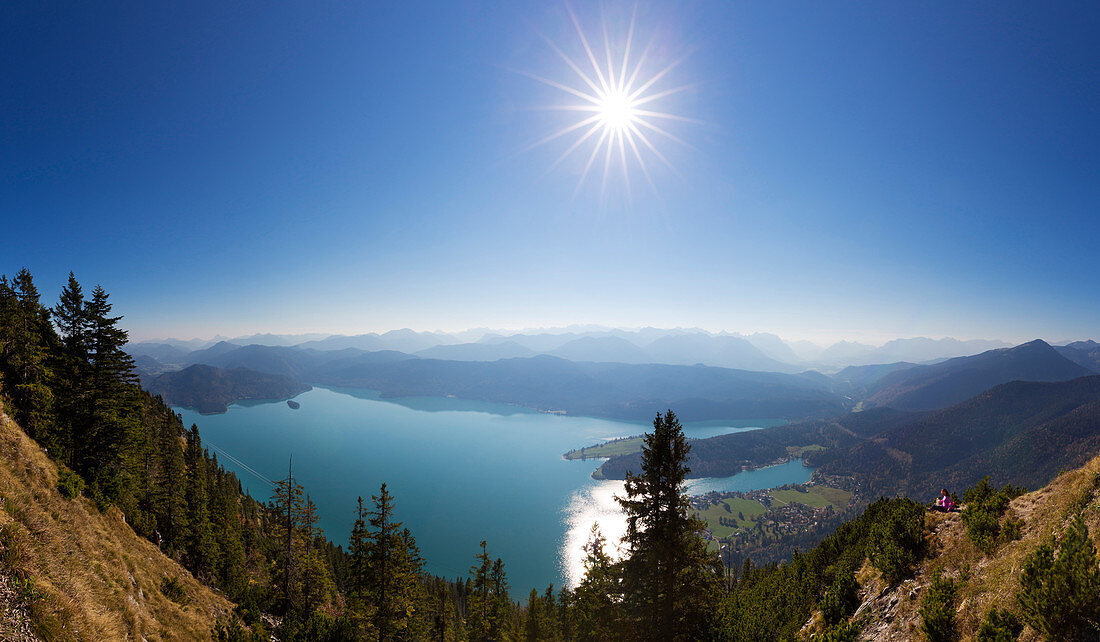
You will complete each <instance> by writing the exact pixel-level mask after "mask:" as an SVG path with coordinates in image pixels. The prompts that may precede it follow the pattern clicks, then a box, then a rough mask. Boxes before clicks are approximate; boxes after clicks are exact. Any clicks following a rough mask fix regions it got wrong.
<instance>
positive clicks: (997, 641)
mask: <svg viewBox="0 0 1100 642" xmlns="http://www.w3.org/2000/svg"><path fill="white" fill-rule="evenodd" d="M1023 629H1024V627H1023V625H1022V624H1020V621H1019V620H1017V619H1016V616H1015V615H1013V614H1012V613H1011V612H1010V611H1007V610H999V609H997V608H991V609H989V613H987V614H986V616H985V621H984V622H982V625H981V626H980V627H979V628H978V634H977V635H976V636H974V640H975V642H1016V638H1018V637H1020V632H1021V631H1023Z"/></svg>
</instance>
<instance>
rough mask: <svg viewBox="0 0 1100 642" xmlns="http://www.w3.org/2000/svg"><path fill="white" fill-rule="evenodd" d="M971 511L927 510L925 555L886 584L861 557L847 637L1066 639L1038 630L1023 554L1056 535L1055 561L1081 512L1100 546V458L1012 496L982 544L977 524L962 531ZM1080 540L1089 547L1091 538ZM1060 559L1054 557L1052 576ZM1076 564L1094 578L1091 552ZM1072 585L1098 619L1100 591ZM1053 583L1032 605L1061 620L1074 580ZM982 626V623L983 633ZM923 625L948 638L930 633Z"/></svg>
mask: <svg viewBox="0 0 1100 642" xmlns="http://www.w3.org/2000/svg"><path fill="white" fill-rule="evenodd" d="M967 517H969V516H968V515H967V514H966V513H951V514H946V515H945V514H942V513H928V514H927V515H926V519H925V525H924V550H923V555H922V556H921V558H920V559H919V560H918V561H917V563H916V564H914V566H913V567H912V569H911V571H910V572H909V573H907V574H906V575H905V576H904V577H903V578H902V579H900V580H897V581H894V582H888V581H887V580H885V579H884V578H883V575H882V573H881V572H879V571H878V570H877V569H875V568H874V567H873V566H872V565H871V564H869V563H865V564H864V565H863V567H862V568H861V569H860V570H859V572H858V573H857V574H856V576H855V578H856V581H857V584H858V593H857V595H858V604H859V605H858V606H857V607H856V608H855V610H854V614H853V615H852V616H851V617H850V618H848V621H849V622H851V623H852V624H854V625H855V626H854V628H855V629H857V630H858V635H857V636H855V637H851V638H845V639H859V640H876V641H880V640H881V641H885V640H909V639H914V640H922V639H953V638H952V634H954V635H957V636H958V637H957V638H954V639H961V640H1002V639H1014V638H1012V637H988V636H989V635H991V634H992V633H993V632H994V631H995V630H998V629H999V630H1000V631H1001V632H1002V634H1003V633H1007V632H1008V631H1012V630H1013V629H1015V631H1014V632H1015V633H1016V634H1017V635H1018V636H1019V637H1018V638H1016V639H1019V640H1045V639H1072V637H1073V634H1072V633H1071V632H1069V630H1068V629H1062V630H1061V631H1059V632H1055V633H1051V632H1049V631H1048V632H1045V633H1044V632H1040V631H1037V630H1036V629H1034V628H1032V626H1029V625H1028V621H1029V618H1028V617H1027V616H1026V608H1025V607H1024V606H1023V605H1022V602H1021V600H1020V599H1019V596H1020V594H1021V591H1022V589H1023V586H1024V583H1025V581H1026V580H1023V579H1022V578H1024V577H1026V576H1027V575H1028V572H1027V570H1026V569H1027V567H1028V565H1029V559H1036V558H1040V557H1041V555H1036V552H1037V551H1038V550H1039V549H1040V547H1041V546H1043V545H1044V544H1048V545H1049V544H1050V543H1052V542H1055V546H1054V547H1053V551H1054V552H1055V557H1054V559H1055V560H1057V559H1058V557H1060V556H1061V555H1062V554H1063V553H1064V551H1065V549H1067V548H1068V545H1067V544H1066V542H1067V540H1068V538H1069V537H1070V535H1069V533H1070V532H1071V531H1072V529H1073V527H1074V522H1075V520H1076V519H1077V518H1079V517H1080V518H1081V519H1082V521H1083V523H1084V525H1085V526H1086V527H1087V529H1088V532H1089V534H1090V536H1091V541H1092V543H1093V546H1094V547H1095V546H1096V545H1097V544H1100V457H1097V458H1095V459H1092V460H1091V461H1089V462H1087V463H1086V464H1085V465H1084V466H1083V467H1081V468H1079V469H1076V470H1073V471H1070V472H1066V473H1063V474H1061V475H1059V476H1058V477H1057V478H1056V479H1054V480H1053V481H1052V482H1051V483H1050V484H1048V485H1047V486H1045V487H1043V488H1041V489H1039V490H1037V491H1035V492H1030V493H1026V494H1023V495H1021V496H1019V497H1016V498H1015V499H1012V500H1011V501H1010V502H1008V504H1007V509H1006V510H1005V512H1004V514H1003V515H1002V516H1001V517H1000V518H999V519H998V520H997V522H996V526H992V523H990V525H989V528H991V529H993V530H991V531H990V532H991V533H993V532H996V534H995V535H993V536H992V537H991V538H990V539H987V540H985V541H982V540H981V539H979V540H978V541H979V542H982V546H981V547H980V546H979V544H978V543H976V542H975V538H974V537H972V535H974V534H975V533H976V532H977V531H980V530H981V529H980V528H976V527H974V526H973V525H971V526H970V528H969V529H968V524H967V521H970V522H971V524H974V523H976V520H974V519H970V520H968V519H967ZM1014 525H1015V526H1014ZM1016 526H1018V527H1019V532H1018V537H1017V533H1016V532H1015V528H1016ZM1084 548H1085V549H1087V548H1088V544H1087V542H1086V543H1085V545H1084ZM983 549H984V550H983ZM1093 555H1095V552H1093ZM1079 559H1084V558H1083V557H1082V558H1079ZM1066 567H1067V565H1061V566H1060V562H1058V561H1054V563H1053V565H1052V566H1051V568H1052V569H1054V572H1052V575H1051V576H1052V577H1053V576H1054V573H1056V572H1057V571H1058V570H1061V569H1065V568H1066ZM1078 569H1079V572H1083V573H1090V574H1091V576H1092V577H1093V578H1094V579H1095V578H1098V577H1100V568H1098V566H1097V563H1096V560H1095V558H1093V561H1092V562H1091V563H1087V564H1081V565H1080V566H1078ZM1064 575H1066V576H1069V575H1070V574H1069V573H1064ZM1059 577H1060V578H1061V579H1065V578H1064V577H1062V576H1059ZM1076 579H1077V580H1080V576H1077V578H1076ZM1074 581H1075V580H1074V579H1070V580H1069V582H1067V583H1064V584H1063V586H1069V587H1072V586H1073V585H1074ZM1047 586H1048V587H1050V586H1051V584H1048V585H1047ZM1078 586H1080V587H1081V588H1083V589H1086V590H1083V591H1081V592H1082V593H1084V594H1085V599H1084V601H1082V602H1077V605H1078V606H1079V607H1080V608H1082V609H1083V610H1084V612H1086V613H1087V615H1088V617H1092V618H1095V617H1096V615H1097V613H1100V593H1095V594H1093V592H1092V591H1089V590H1087V586H1084V585H1083V584H1081V583H1080V582H1078ZM1058 590H1060V589H1054V590H1052V591H1051V592H1050V593H1049V595H1051V596H1052V598H1051V599H1050V603H1049V604H1045V603H1043V602H1041V601H1040V602H1039V603H1038V606H1039V607H1040V611H1041V612H1042V613H1043V615H1044V617H1047V618H1048V619H1049V620H1050V621H1051V622H1052V623H1053V624H1055V625H1057V623H1058V621H1059V620H1058V618H1059V617H1062V618H1063V619H1062V620H1060V621H1061V622H1063V623H1064V622H1066V621H1067V619H1066V618H1065V617H1064V616H1065V615H1066V614H1065V613H1060V612H1059V611H1061V610H1067V611H1068V609H1069V606H1067V605H1072V604H1074V602H1075V599H1074V597H1073V591H1072V588H1070V589H1066V590H1065V592H1063V593H1061V594H1059V593H1058V592H1057V591H1058ZM1090 596H1091V597H1090ZM994 608H995V609H997V610H998V611H997V613H998V615H997V616H996V617H993V618H990V617H989V612H990V609H994ZM1006 612H1007V613H1006ZM1031 619H1034V618H1031ZM1014 620H1015V623H1013V621H1014ZM821 621H822V613H821V612H820V611H818V612H817V613H815V614H814V617H813V618H811V620H810V621H809V622H808V623H807V625H806V627H805V628H804V629H803V632H802V633H803V635H804V637H809V636H810V635H811V634H812V633H814V632H816V631H820V630H821ZM1086 626H1087V625H1086ZM983 627H984V628H985V630H984V631H983V632H982V633H981V634H979V632H980V631H981V630H982V629H983ZM929 630H932V631H939V632H940V633H942V634H944V635H945V636H946V637H936V636H935V635H930V634H929V632H928V631H929ZM1091 639H1095V634H1093V637H1092V638H1091Z"/></svg>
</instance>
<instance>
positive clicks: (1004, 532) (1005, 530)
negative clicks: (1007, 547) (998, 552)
mask: <svg viewBox="0 0 1100 642" xmlns="http://www.w3.org/2000/svg"><path fill="white" fill-rule="evenodd" d="M1023 525H1024V520H1022V519H1006V520H1005V523H1004V526H1002V527H1001V542H1002V543H1006V544H1007V543H1008V542H1014V541H1016V540H1018V539H1020V530H1021V529H1022V528H1023Z"/></svg>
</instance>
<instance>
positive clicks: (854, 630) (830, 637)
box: [812, 622, 859, 642]
mask: <svg viewBox="0 0 1100 642" xmlns="http://www.w3.org/2000/svg"><path fill="white" fill-rule="evenodd" d="M812 639H813V641H814V642H856V640H858V639H859V627H857V626H856V625H855V624H852V623H850V622H840V623H839V624H835V625H833V626H831V627H829V628H827V629H825V631H824V632H823V633H821V634H819V635H815V636H814V637H813V638H812Z"/></svg>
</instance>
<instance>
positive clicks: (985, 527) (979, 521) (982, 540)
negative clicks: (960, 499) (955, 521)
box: [962, 506, 1001, 555]
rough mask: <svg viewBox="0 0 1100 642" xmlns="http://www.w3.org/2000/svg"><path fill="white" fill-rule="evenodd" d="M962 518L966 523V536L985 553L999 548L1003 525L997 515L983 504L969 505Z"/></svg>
mask: <svg viewBox="0 0 1100 642" xmlns="http://www.w3.org/2000/svg"><path fill="white" fill-rule="evenodd" d="M962 519H963V523H965V524H966V536H967V537H968V538H970V541H971V542H974V545H975V546H977V547H978V548H979V549H981V551H982V552H983V553H985V554H987V555H988V554H989V553H992V552H993V551H995V550H996V549H997V542H998V537H999V535H1000V533H1001V525H1000V524H999V523H998V522H997V517H996V515H994V514H993V513H991V512H989V511H987V510H984V509H983V508H982V507H981V506H967V507H966V510H964V511H963V515H962Z"/></svg>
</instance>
